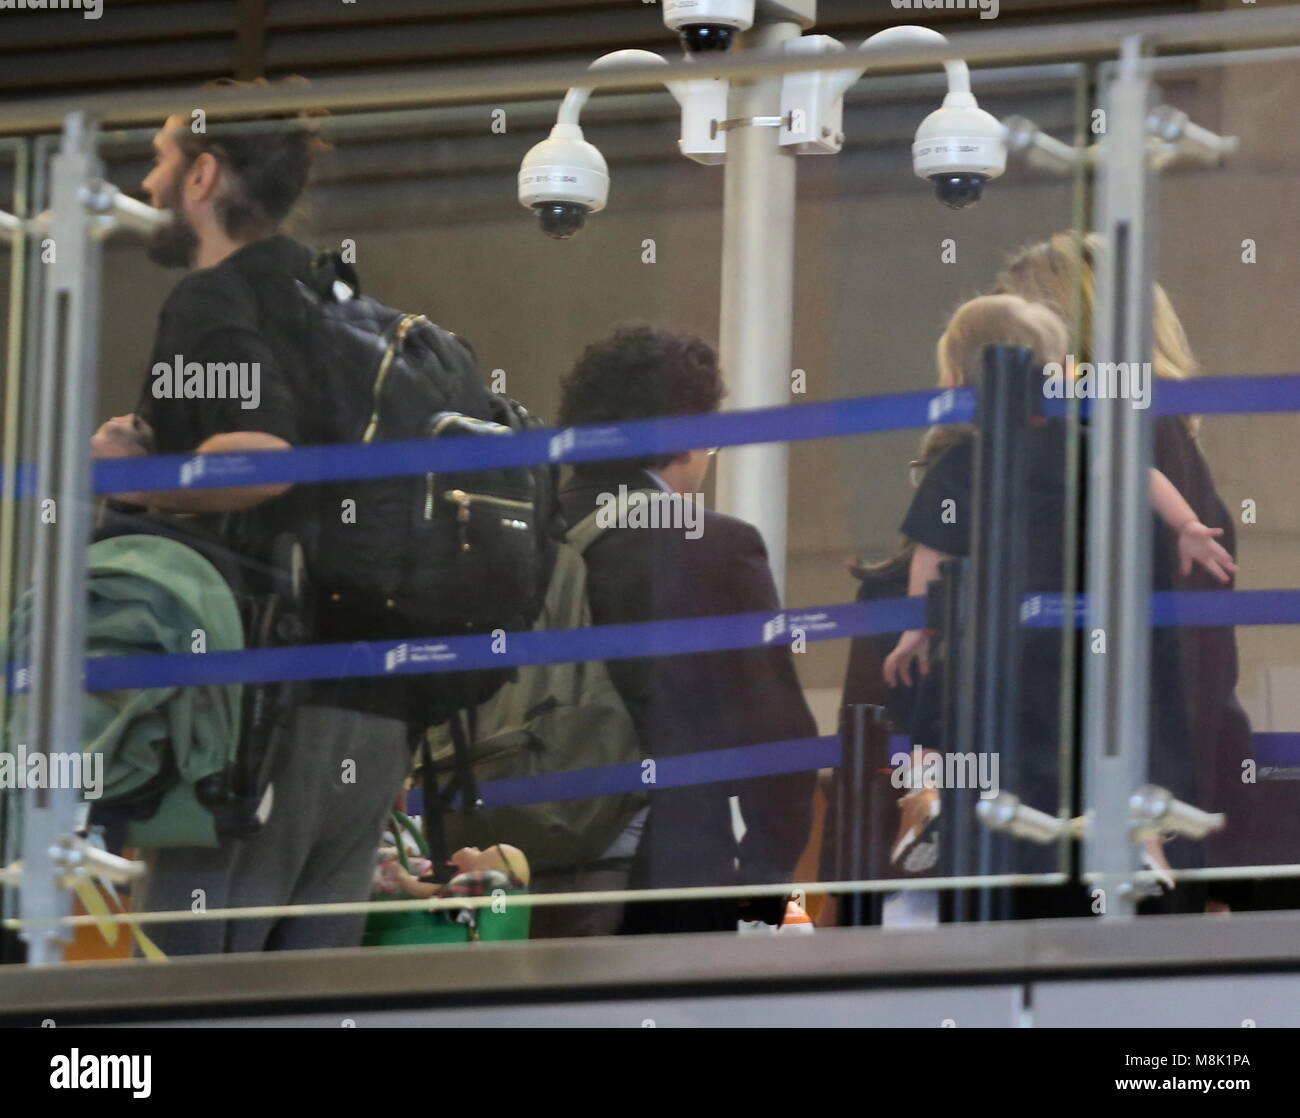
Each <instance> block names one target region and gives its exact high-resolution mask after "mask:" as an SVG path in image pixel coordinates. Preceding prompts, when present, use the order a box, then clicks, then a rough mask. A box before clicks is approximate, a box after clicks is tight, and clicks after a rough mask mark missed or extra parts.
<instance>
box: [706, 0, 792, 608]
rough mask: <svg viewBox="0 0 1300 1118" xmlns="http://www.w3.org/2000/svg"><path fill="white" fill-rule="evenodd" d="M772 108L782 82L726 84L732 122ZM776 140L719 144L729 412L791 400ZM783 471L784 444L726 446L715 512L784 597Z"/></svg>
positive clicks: (788, 256)
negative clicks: (752, 537)
mask: <svg viewBox="0 0 1300 1118" xmlns="http://www.w3.org/2000/svg"><path fill="white" fill-rule="evenodd" d="M800 31H801V29H800V26H799V24H798V23H795V22H793V21H788V22H787V21H774V22H769V23H756V24H755V25H754V28H753V29H752V30H751V31H750V32H748V33H747V34H745V35H743V36H742V37H741V46H742V47H744V48H747V49H756V50H773V51H775V50H779V49H780V47H781V44H782V43H783V42H785V41H786V40H787V39H795V38H798V37H799V35H800ZM780 109H781V78H780V77H774V78H764V79H761V80H757V81H752V82H740V81H736V82H733V83H732V88H731V106H730V110H729V112H730V116H731V118H732V120H733V121H745V122H751V121H753V120H754V119H755V118H756V117H769V118H772V117H775V116H776V115H777V114H779V112H780ZM777 136H778V129H776V128H765V127H760V126H755V125H753V124H752V123H745V124H742V125H740V126H739V127H736V128H735V129H734V130H733V131H732V132H731V133H730V135H729V136H728V139H727V167H726V178H725V184H724V204H723V205H724V208H723V226H722V321H721V325H720V327H719V331H718V337H719V339H720V343H721V345H720V349H721V359H722V368H723V371H724V372H725V373H726V376H727V387H728V401H729V403H730V405H731V406H732V407H733V408H764V407H774V406H778V405H781V404H788V403H789V402H790V373H791V366H790V352H791V318H792V316H793V297H794V217H795V156H794V155H792V154H790V153H789V152H786V151H783V150H782V149H781V148H780V147H779V146H778V145H777ZM788 469H789V448H788V446H787V445H786V444H785V443H767V444H763V445H758V446H738V447H731V448H729V449H728V450H727V451H726V453H725V454H721V455H719V456H718V488H717V502H718V507H719V508H720V509H722V510H723V511H724V512H728V513H730V514H731V515H733V516H738V517H740V518H741V519H742V520H747V521H749V522H750V523H751V524H753V525H755V526H756V527H757V528H758V530H759V531H760V532H761V533H762V536H763V540H764V542H765V543H766V544H767V550H768V556H769V560H770V562H771V566H772V575H773V577H774V578H775V580H776V589H777V594H778V595H779V596H780V597H781V598H782V600H784V598H785V545H786V506H787V472H788Z"/></svg>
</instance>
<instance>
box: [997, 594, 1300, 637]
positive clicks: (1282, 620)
mask: <svg viewBox="0 0 1300 1118" xmlns="http://www.w3.org/2000/svg"><path fill="white" fill-rule="evenodd" d="M1065 613H1066V598H1065V596H1064V595H1063V594H1027V595H1026V596H1025V599H1024V601H1023V602H1022V603H1021V605H1020V621H1021V623H1022V624H1023V625H1024V627H1025V628H1026V629H1059V628H1060V627H1061V625H1062V624H1063V623H1064V619H1065ZM1087 623H1088V602H1087V598H1086V597H1085V596H1084V595H1082V594H1079V595H1077V596H1076V597H1075V599H1074V624H1075V625H1076V626H1084V625H1087ZM1151 624H1152V625H1155V626H1157V627H1158V628H1180V627H1187V626H1204V627H1206V628H1216V627H1219V626H1235V625H1296V624H1300V590H1159V591H1156V592H1155V593H1153V594H1152V595H1151Z"/></svg>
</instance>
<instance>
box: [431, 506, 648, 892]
mask: <svg viewBox="0 0 1300 1118" xmlns="http://www.w3.org/2000/svg"><path fill="white" fill-rule="evenodd" d="M628 496H629V497H630V496H632V495H631V494H628ZM605 515H606V516H608V515H609V513H608V512H606V514H605ZM603 519H604V517H602V516H601V510H598V511H597V512H593V513H592V514H591V515H590V516H588V517H587V518H586V519H585V520H583V521H581V522H580V523H578V524H576V525H574V526H573V528H571V529H570V530H569V532H568V534H567V535H566V537H565V542H563V543H560V544H558V545H557V554H556V557H555V566H554V569H553V571H552V574H551V579H550V583H549V584H548V586H547V591H546V603H545V605H544V606H543V608H542V613H541V616H540V617H539V618H538V620H537V623H536V625H535V626H534V628H536V629H538V630H544V629H578V628H583V627H586V626H589V625H590V624H591V609H590V607H589V605H588V603H587V567H586V563H585V562H584V560H583V554H584V553H585V552H586V550H587V548H589V547H590V546H591V545H592V544H593V543H594V542H595V541H596V540H597V539H599V538H600V536H601V534H602V533H603V532H604V531H605V527H606V525H605V524H603V523H602V522H601V521H602V520H603ZM470 724H471V725H472V726H473V727H474V732H473V735H472V740H471V741H470V742H469V743H468V753H469V757H468V761H469V767H470V770H471V774H470V775H471V776H472V784H471V787H476V786H479V785H482V784H484V783H487V782H490V781H496V780H506V779H518V778H525V779H526V778H529V777H541V776H546V775H549V774H552V773H560V772H568V771H572V770H575V769H589V768H600V767H604V766H608V765H620V764H637V763H639V762H640V761H641V759H642V757H643V756H644V749H643V746H642V744H641V741H640V738H639V736H638V734H637V730H636V726H635V724H634V723H633V721H632V716H631V715H630V714H629V713H628V711H627V707H626V706H625V705H624V704H623V700H622V698H621V697H620V696H619V693H618V691H617V690H615V688H614V684H613V681H612V680H611V679H610V677H609V672H608V671H607V670H606V669H605V665H604V663H603V661H600V660H588V661H585V662H582V663H568V664H527V665H525V666H523V667H521V668H520V669H519V675H518V678H517V679H515V680H513V681H511V682H509V683H507V684H505V686H503V687H502V688H501V689H500V690H499V691H497V692H496V694H495V695H493V696H492V698H490V699H489V700H488V701H487V702H485V703H483V704H481V705H480V706H479V707H478V708H477V710H476V712H475V716H474V718H473V719H471V721H470ZM427 745H428V747H429V749H428V756H430V757H431V759H432V766H433V771H434V773H435V774H437V775H438V776H440V777H453V776H454V775H455V767H456V756H455V753H456V751H455V748H454V741H453V736H452V733H451V729H450V727H449V726H447V725H442V726H437V727H435V728H434V729H432V730H430V731H429V732H428V737H427ZM426 786H427V782H426ZM645 803H646V797H645V795H644V793H640V792H621V793H617V794H614V795H605V796H590V797H586V798H583V799H569V800H552V801H548V802H545V803H530V804H521V805H518V806H513V807H498V808H494V807H492V806H491V803H490V796H489V798H488V802H486V803H485V804H484V806H482V807H480V808H479V809H478V810H471V811H466V810H464V808H463V807H462V810H459V811H448V810H446V808H445V805H444V806H443V814H442V819H441V824H442V827H443V838H444V841H445V847H446V852H447V853H449V854H450V853H452V852H454V851H456V850H458V849H459V848H460V847H462V846H478V847H485V846H489V845H491V844H492V843H497V842H504V843H509V844H510V845H512V846H517V847H519V849H520V850H522V851H523V852H524V856H525V857H526V858H527V859H528V861H529V864H530V865H531V866H532V868H533V870H534V871H535V872H543V873H544V872H547V871H559V870H574V869H577V868H579V867H581V866H584V865H588V864H590V863H592V862H595V861H597V860H598V859H599V858H600V857H601V855H602V854H603V853H604V852H605V850H607V849H608V848H609V846H610V844H611V843H612V842H613V841H614V839H616V838H617V837H618V836H619V834H620V833H622V831H623V829H624V828H625V827H626V826H627V824H628V822H629V821H630V820H631V819H632V817H633V816H634V815H635V814H636V813H637V812H638V811H640V810H641V808H642V807H644V806H645ZM429 810H430V808H429V807H428V806H426V808H425V811H426V813H427V812H428V811H429ZM434 810H437V809H436V808H435V809H434Z"/></svg>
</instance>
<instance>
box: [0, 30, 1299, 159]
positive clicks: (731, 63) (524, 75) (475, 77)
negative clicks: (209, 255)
mask: <svg viewBox="0 0 1300 1118" xmlns="http://www.w3.org/2000/svg"><path fill="white" fill-rule="evenodd" d="M1134 36H1137V37H1139V38H1140V39H1141V40H1142V41H1143V43H1144V44H1146V45H1147V46H1148V47H1149V48H1150V49H1152V50H1155V49H1169V50H1181V49H1187V48H1192V47H1232V48H1236V47H1246V46H1251V45H1258V44H1261V43H1269V44H1274V43H1289V42H1300V9H1298V8H1267V9H1262V10H1259V11H1249V12H1247V11H1242V12H1214V13H1208V14H1195V15H1188V16H1176V17H1170V16H1162V17H1146V18H1142V19H1125V20H1105V21H1101V22H1097V23H1071V24H1064V25H1054V26H1051V27H1025V28H1013V29H1011V30H1008V31H988V30H980V31H965V32H954V33H953V34H951V35H949V36H948V39H949V45H948V46H947V47H924V48H918V47H912V46H905V47H888V48H885V47H882V48H881V49H879V50H878V51H873V52H872V62H871V71H870V72H871V73H872V74H875V75H881V74H905V73H916V72H919V71H922V70H928V69H930V68H932V67H933V66H935V65H937V64H939V63H942V62H944V61H946V60H948V59H955V58H962V59H965V60H966V61H967V62H968V63H970V64H972V65H974V64H984V65H1005V64H1009V63H1016V62H1037V61H1046V60H1060V59H1071V60H1084V59H1098V58H1106V57H1109V56H1111V55H1114V54H1115V53H1117V52H1118V50H1119V46H1120V44H1121V43H1122V42H1124V41H1125V40H1126V39H1131V38H1132V37H1134ZM843 67H844V58H843V57H842V56H841V55H838V54H827V55H824V56H810V55H798V56H792V55H789V54H786V53H784V52H779V51H778V52H771V51H752V52H751V51H744V52H736V53H734V54H732V55H728V56H722V57H720V58H717V59H709V60H708V61H703V60H699V61H692V62H689V63H687V62H677V63H673V64H672V65H671V66H670V67H669V68H668V69H667V70H665V69H664V68H663V67H662V66H636V67H632V66H629V67H627V68H625V69H624V68H617V69H613V70H606V71H596V72H592V71H590V70H587V69H585V68H579V67H576V66H574V65H573V64H572V63H564V64H562V65H558V64H551V63H548V64H545V65H541V66H536V67H521V66H519V65H518V64H517V63H503V64H500V65H493V66H488V67H478V68H465V67H461V68H459V69H456V70H450V69H447V68H445V67H440V68H438V69H435V70H430V69H424V70H405V71H402V72H399V73H387V74H376V75H367V76H364V77H348V78H322V79H319V80H316V81H314V82H313V83H312V84H311V85H304V86H288V87H276V86H270V87H267V88H257V89H247V90H235V91H229V92H225V91H222V92H214V91H206V92H205V91H196V92H194V93H187V92H185V91H177V90H174V89H172V90H142V91H131V92H123V93H105V94H99V95H97V96H96V97H95V98H94V111H95V116H96V118H97V119H98V120H99V122H100V124H101V126H103V127H120V126H126V125H130V124H139V123H152V122H155V121H157V120H159V119H162V118H164V117H166V116H168V115H170V114H172V113H174V112H175V111H177V107H178V105H183V106H184V107H185V108H186V109H187V110H188V109H191V108H202V109H204V111H205V112H206V113H207V115H208V117H209V118H211V119H235V118H238V117H240V116H250V115H257V114H262V113H292V112H301V111H305V110H313V109H329V110H340V109H345V108H346V109H358V110H360V109H378V108H396V107H403V106H406V107H411V106H422V105H423V106H429V105H451V104H459V103H464V102H475V101H477V102H483V101H487V100H493V99H516V100H518V99H524V98H529V97H544V96H555V95H559V94H562V93H564V92H565V91H566V90H567V89H569V88H570V87H572V86H574V85H585V86H589V87H599V88H601V89H606V90H611V89H638V88H643V87H646V86H659V85H661V84H662V83H663V82H665V81H674V80H688V79H700V78H705V77H726V78H755V77H771V76H774V75H779V74H786V73H791V72H795V71H799V72H804V73H807V72H811V71H818V70H835V69H843ZM204 98H206V100H205V99H204ZM86 107H87V105H86V101H85V98H84V97H83V98H78V97H57V98H41V99H33V100H31V101H27V102H18V103H17V104H12V105H10V106H8V107H7V108H6V109H5V111H4V113H3V115H0V135H8V134H15V133H32V132H52V131H56V130H57V129H59V128H60V127H61V126H62V122H63V119H64V117H65V116H66V115H67V114H68V113H69V112H73V111H77V110H85V109H86Z"/></svg>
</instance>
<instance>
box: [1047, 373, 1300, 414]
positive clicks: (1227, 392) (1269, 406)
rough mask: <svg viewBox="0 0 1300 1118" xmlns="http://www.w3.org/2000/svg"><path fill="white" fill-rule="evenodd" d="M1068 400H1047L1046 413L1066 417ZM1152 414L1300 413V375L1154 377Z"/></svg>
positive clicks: (1085, 404)
mask: <svg viewBox="0 0 1300 1118" xmlns="http://www.w3.org/2000/svg"><path fill="white" fill-rule="evenodd" d="M1091 403H1092V401H1091V400H1090V399H1086V398H1085V399H1081V400H1079V402H1078V406H1079V412H1080V414H1081V415H1087V414H1088V412H1089V411H1090V410H1091V409H1090V407H1089V405H1090V404H1091ZM1069 407H1070V402H1069V401H1067V400H1059V399H1047V400H1044V401H1043V414H1044V415H1048V416H1062V415H1065V414H1066V412H1067V411H1068V409H1069ZM1150 407H1151V414H1152V415H1248V414H1255V413H1266V412H1287V411H1300V373H1269V374H1264V375H1260V376H1242V377H1198V378H1196V379H1195V380H1163V379H1159V378H1154V377H1153V378H1152V399H1151V401H1150Z"/></svg>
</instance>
